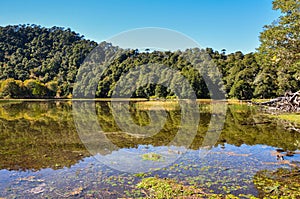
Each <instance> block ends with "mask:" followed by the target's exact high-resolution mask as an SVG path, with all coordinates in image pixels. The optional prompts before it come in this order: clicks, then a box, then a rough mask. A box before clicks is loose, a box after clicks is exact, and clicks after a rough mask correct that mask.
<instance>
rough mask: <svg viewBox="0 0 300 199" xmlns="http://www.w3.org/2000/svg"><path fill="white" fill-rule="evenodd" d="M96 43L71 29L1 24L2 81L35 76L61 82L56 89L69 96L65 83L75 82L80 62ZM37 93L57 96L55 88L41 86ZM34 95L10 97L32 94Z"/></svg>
mask: <svg viewBox="0 0 300 199" xmlns="http://www.w3.org/2000/svg"><path fill="white" fill-rule="evenodd" d="M96 45H97V43H96V42H93V41H89V40H85V39H83V37H82V36H80V35H78V34H77V33H75V32H73V31H71V30H70V29H63V28H59V27H52V28H43V27H40V26H37V25H18V26H6V27H0V80H6V79H8V78H13V79H15V80H21V81H25V80H28V79H33V80H36V81H37V82H40V83H43V84H45V83H47V82H51V81H55V82H57V83H58V88H57V90H56V91H59V92H60V95H61V96H67V95H68V94H69V93H70V89H65V87H66V86H65V84H67V85H69V86H68V88H69V87H70V85H71V83H72V82H74V81H75V78H76V74H77V70H78V68H79V66H80V64H81V63H82V62H83V60H84V58H85V57H86V55H87V54H88V53H89V52H90V51H91V50H92V49H93V48H94V47H95V46H96ZM2 92H3V91H0V93H2ZM34 92H35V94H33V93H31V94H32V95H34V96H36V97H54V96H56V95H57V93H55V92H53V90H52V92H47V91H42V90H38V88H36V89H35V91H34ZM45 92H46V93H45ZM31 94H30V95H28V94H27V93H19V94H18V95H17V96H16V95H13V96H10V97H13V98H15V97H32V96H31ZM2 96H8V95H7V94H2Z"/></svg>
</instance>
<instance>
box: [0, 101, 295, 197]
mask: <svg viewBox="0 0 300 199" xmlns="http://www.w3.org/2000/svg"><path fill="white" fill-rule="evenodd" d="M74 103H75V102H73V104H72V102H71V101H43V102H37V101H35V102H33V101H32V102H30V101H24V102H17V101H16V102H12V101H9V102H4V101H2V102H0V197H4V198H15V197H20V198H29V197H34V198H45V197H49V198H62V197H65V198H68V197H73V198H81V197H85V198H118V197H129V196H130V197H138V196H143V194H142V193H141V192H140V191H139V190H137V189H136V188H135V187H136V184H137V183H139V182H140V181H141V179H142V178H145V177H151V176H158V177H161V178H164V177H168V178H174V179H176V180H178V181H180V182H182V183H184V184H187V185H197V186H199V187H201V188H204V189H207V190H211V191H214V193H221V194H222V193H223V194H225V193H232V194H236V195H238V194H241V193H242V194H253V195H258V192H257V190H256V188H255V186H254V184H253V176H254V175H255V174H256V172H258V171H260V170H264V169H270V170H275V169H277V168H280V167H281V168H282V167H287V168H289V167H290V164H291V163H297V162H298V161H300V155H297V154H296V155H295V156H293V157H287V158H286V160H287V161H284V162H282V161H278V160H277V159H276V155H275V151H276V149H279V148H280V149H284V150H292V151H296V150H298V148H299V146H297V144H296V140H298V141H300V134H299V133H296V132H292V131H288V130H286V129H285V128H284V127H283V125H282V124H281V123H280V121H277V120H271V119H269V118H268V117H266V116H265V115H264V114H262V112H261V111H260V110H259V109H258V108H257V107H252V106H247V105H245V104H239V105H228V108H227V111H226V117H225V123H224V128H223V130H222V132H221V134H220V135H219V134H216V136H215V138H213V139H214V140H213V142H212V145H211V146H203V141H204V139H205V135H206V134H207V131H209V123H210V121H211V119H212V118H216V120H218V118H222V117H221V116H220V115H218V113H213V114H212V113H211V104H207V103H205V104H204V103H202V104H201V103H199V105H198V107H199V113H200V120H199V125H198V127H197V124H190V123H192V121H193V120H192V119H189V118H188V117H190V116H189V115H186V116H185V117H187V118H185V119H186V121H187V123H188V125H187V126H188V127H186V128H183V130H184V133H183V134H182V136H181V137H180V139H178V140H179V141H178V142H172V141H174V140H175V139H177V138H176V135H177V134H178V132H179V129H180V128H181V127H182V117H181V113H182V112H183V111H182V110H181V107H180V106H179V104H178V103H177V102H172V103H171V102H165V103H161V104H154V105H153V106H152V107H151V106H150V105H149V103H147V102H130V104H129V109H127V108H128V107H126V106H125V105H124V104H125V103H124V102H115V105H116V107H118V110H123V109H122V108H123V107H125V108H126V111H127V112H128V113H129V114H127V115H126V114H124V115H123V114H119V113H118V112H117V115H116V113H115V114H114V111H113V105H112V102H95V103H94V102H92V103H93V106H94V110H93V112H86V111H87V110H88V109H87V106H88V105H89V104H91V102H86V103H87V104H85V103H84V102H77V104H74ZM74 106H76V107H77V112H76V111H75V112H74V109H72V107H73V108H74ZM220 106H223V105H222V104H221V105H220ZM78 108H79V109H78ZM150 109H151V111H149V110H150ZM90 113H92V114H91V115H89V114H90ZM121 113H123V112H121ZM76 114H77V115H76ZM75 115H76V117H74V116H75ZM80 116H82V117H80ZM75 118H77V119H75ZM78 118H80V121H79V120H78ZM120 118H121V119H120ZM122 118H123V119H122ZM124 118H125V119H124ZM88 120H89V121H88ZM91 121H92V123H91ZM153 121H154V123H155V124H157V128H156V127H155V128H153V129H150V130H149V128H148V127H147V126H149V125H150V124H151V122H153ZM85 122H86V123H85ZM130 122H131V123H130ZM189 122H190V123H189ZM132 123H134V126H135V127H134V128H131V126H133V125H132ZM85 124H88V125H86V126H84V125H85ZM136 126H138V127H141V128H136ZM195 126H196V127H197V129H196V133H195V134H193V135H192V134H191V135H190V134H189V132H190V131H192V129H193V128H194V127H195ZM83 127H84V131H82V128H83ZM123 127H124V128H126V131H124V128H123ZM80 128H81V129H80ZM95 129H96V130H95ZM97 129H98V131H97ZM99 129H100V130H101V132H100V131H99ZM139 129H141V130H139ZM147 130H149V131H147ZM145 132H146V133H145ZM151 132H152V134H151ZM149 133H150V134H151V135H150V134H149ZM190 136H192V137H190ZM185 140H191V142H190V143H188V145H184V144H181V143H186V142H185ZM170 143H172V144H170ZM144 154H159V155H160V159H159V160H158V161H156V160H146V159H145V158H144V156H143V155H144Z"/></svg>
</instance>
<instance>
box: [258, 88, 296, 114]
mask: <svg viewBox="0 0 300 199" xmlns="http://www.w3.org/2000/svg"><path fill="white" fill-rule="evenodd" d="M253 104H255V105H261V106H269V107H273V108H275V110H278V111H282V112H299V111H300V91H298V92H295V93H292V92H290V91H289V92H286V93H285V94H284V96H282V97H277V98H275V99H271V100H269V101H267V102H260V103H259V102H253Z"/></svg>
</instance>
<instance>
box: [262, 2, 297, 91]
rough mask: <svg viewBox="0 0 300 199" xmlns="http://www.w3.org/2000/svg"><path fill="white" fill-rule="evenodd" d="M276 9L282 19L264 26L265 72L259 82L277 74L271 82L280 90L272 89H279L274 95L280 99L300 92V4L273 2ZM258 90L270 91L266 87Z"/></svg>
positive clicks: (263, 58) (263, 67)
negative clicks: (273, 72) (272, 73)
mask: <svg viewBox="0 0 300 199" xmlns="http://www.w3.org/2000/svg"><path fill="white" fill-rule="evenodd" d="M273 9H274V10H279V11H280V12H281V16H280V17H279V19H278V20H277V21H275V22H273V24H271V25H267V26H265V29H264V31H263V32H262V33H261V35H260V41H261V45H260V47H259V49H258V50H259V53H260V56H261V57H260V64H261V66H262V70H261V72H260V75H259V76H258V78H261V77H262V76H268V75H267V74H264V73H268V72H269V71H275V72H276V74H275V75H276V76H275V79H273V80H272V81H273V82H275V81H277V85H278V88H273V90H274V89H277V90H276V92H273V93H276V94H277V95H281V94H283V93H284V92H285V91H286V90H287V89H289V90H298V89H299V86H300V85H299V80H300V70H299V69H300V1H299V0H274V1H273ZM272 78H273V77H272ZM259 82H261V81H259ZM266 83H268V81H267V82H266ZM257 86H264V87H269V86H266V85H263V84H261V85H260V84H258V85H257ZM257 90H265V89H260V88H257ZM268 90H269V89H268Z"/></svg>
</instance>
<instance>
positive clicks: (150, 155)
mask: <svg viewBox="0 0 300 199" xmlns="http://www.w3.org/2000/svg"><path fill="white" fill-rule="evenodd" d="M142 158H143V160H150V161H163V160H164V159H163V157H162V155H160V154H157V153H146V154H143V155H142Z"/></svg>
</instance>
